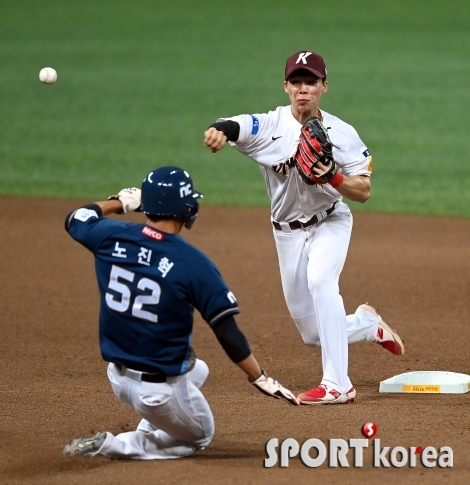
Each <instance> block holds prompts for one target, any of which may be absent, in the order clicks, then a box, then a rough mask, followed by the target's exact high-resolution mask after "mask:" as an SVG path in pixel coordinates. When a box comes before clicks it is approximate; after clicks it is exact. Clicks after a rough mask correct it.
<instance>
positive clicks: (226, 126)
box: [204, 120, 240, 153]
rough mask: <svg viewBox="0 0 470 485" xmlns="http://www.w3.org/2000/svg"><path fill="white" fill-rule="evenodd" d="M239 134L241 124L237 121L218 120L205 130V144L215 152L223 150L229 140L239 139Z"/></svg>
mask: <svg viewBox="0 0 470 485" xmlns="http://www.w3.org/2000/svg"><path fill="white" fill-rule="evenodd" d="M239 135H240V125H239V124H238V123H237V122H236V121H232V120H227V121H218V122H217V123H214V124H212V125H211V126H209V128H208V129H207V130H206V131H205V133H204V145H205V146H206V147H207V148H210V149H211V150H212V152H213V153H215V152H218V151H219V150H222V148H223V147H224V146H225V144H226V143H227V141H237V140H238V136H239Z"/></svg>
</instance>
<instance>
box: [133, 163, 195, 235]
mask: <svg viewBox="0 0 470 485" xmlns="http://www.w3.org/2000/svg"><path fill="white" fill-rule="evenodd" d="M202 196H203V195H202V194H201V193H199V192H195V191H194V189H193V181H192V179H191V177H190V176H189V174H188V172H186V171H185V170H183V169H181V168H178V167H161V168H157V169H156V170H154V171H153V172H150V173H149V174H148V175H147V176H146V177H145V178H144V181H143V182H142V212H144V213H145V214H147V215H150V216H154V217H176V218H177V219H179V220H180V221H182V222H183V223H184V225H185V226H186V227H187V228H188V229H191V226H192V225H193V223H194V221H195V219H196V217H197V212H198V210H199V204H198V201H197V199H199V198H200V197H202Z"/></svg>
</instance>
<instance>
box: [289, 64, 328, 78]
mask: <svg viewBox="0 0 470 485" xmlns="http://www.w3.org/2000/svg"><path fill="white" fill-rule="evenodd" d="M296 71H308V72H311V73H312V74H313V75H314V76H317V77H318V78H320V79H323V78H324V77H325V75H324V74H322V73H321V72H319V71H316V70H315V69H312V68H311V67H307V66H302V67H295V68H294V69H292V70H291V71H290V72H286V79H288V78H289V77H290V76H292V74H293V73H294V72H296Z"/></svg>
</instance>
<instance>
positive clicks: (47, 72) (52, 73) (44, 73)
mask: <svg viewBox="0 0 470 485" xmlns="http://www.w3.org/2000/svg"><path fill="white" fill-rule="evenodd" d="M39 80H40V81H41V82H42V83H44V84H54V83H55V82H56V81H57V72H56V70H55V69H52V67H45V68H44V69H41V71H40V72H39Z"/></svg>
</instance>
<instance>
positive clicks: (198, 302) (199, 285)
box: [187, 250, 240, 327]
mask: <svg viewBox="0 0 470 485" xmlns="http://www.w3.org/2000/svg"><path fill="white" fill-rule="evenodd" d="M187 270H188V271H189V272H190V273H191V274H190V275H188V280H189V281H190V282H191V283H190V288H189V298H190V303H191V304H192V305H193V306H194V307H195V308H196V309H197V310H198V311H199V313H200V314H201V316H202V318H203V319H204V320H205V321H206V322H207V323H208V324H209V325H210V326H211V327H212V326H213V325H215V324H216V323H217V322H218V321H219V320H220V319H221V318H224V317H226V316H229V315H235V314H237V313H240V310H239V308H238V302H237V299H236V298H235V295H234V294H233V293H232V292H231V291H230V289H229V288H228V286H227V285H226V283H225V281H224V280H223V279H222V276H221V274H220V272H219V270H218V269H217V267H216V266H215V264H214V263H213V262H212V261H211V260H210V259H209V258H208V257H207V256H205V255H204V254H202V253H201V252H200V251H198V250H195V252H194V253H193V256H192V257H191V258H190V260H189V261H188V262H187Z"/></svg>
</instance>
